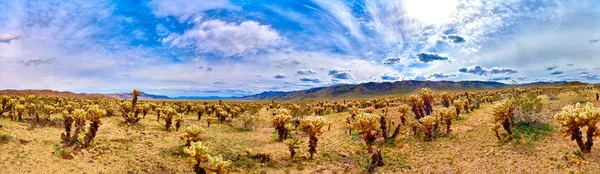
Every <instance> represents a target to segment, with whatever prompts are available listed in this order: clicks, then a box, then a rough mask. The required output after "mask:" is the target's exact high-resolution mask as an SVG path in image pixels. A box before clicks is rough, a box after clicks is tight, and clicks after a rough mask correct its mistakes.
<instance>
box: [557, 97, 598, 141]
mask: <svg viewBox="0 0 600 174" xmlns="http://www.w3.org/2000/svg"><path fill="white" fill-rule="evenodd" d="M554 119H556V120H558V121H559V122H560V126H561V129H560V132H561V133H563V134H564V135H565V136H569V135H570V136H571V140H575V141H576V142H577V145H578V146H579V149H580V150H581V152H584V153H589V152H590V151H591V150H592V145H594V140H593V138H594V136H600V129H599V128H598V127H597V124H598V122H600V109H598V108H595V107H594V105H593V104H592V103H589V102H588V103H586V104H585V106H581V104H580V103H577V104H576V105H575V106H573V105H569V106H566V107H564V108H563V110H562V111H561V112H559V113H557V114H556V115H555V116H554ZM584 127H587V131H586V142H585V143H584V142H583V133H582V131H581V129H582V128H584Z"/></svg>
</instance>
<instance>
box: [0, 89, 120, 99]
mask: <svg viewBox="0 0 600 174" xmlns="http://www.w3.org/2000/svg"><path fill="white" fill-rule="evenodd" d="M0 95H16V96H27V95H38V96H51V97H71V98H102V97H108V96H106V95H104V94H88V93H74V92H69V91H53V90H48V89H45V90H35V89H27V90H15V89H6V90H0Z"/></svg>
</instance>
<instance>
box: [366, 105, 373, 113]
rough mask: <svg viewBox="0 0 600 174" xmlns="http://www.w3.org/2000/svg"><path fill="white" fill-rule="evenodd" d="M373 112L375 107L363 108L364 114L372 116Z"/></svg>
mask: <svg viewBox="0 0 600 174" xmlns="http://www.w3.org/2000/svg"><path fill="white" fill-rule="evenodd" d="M373 112H375V107H367V108H365V113H370V114H372V113H373Z"/></svg>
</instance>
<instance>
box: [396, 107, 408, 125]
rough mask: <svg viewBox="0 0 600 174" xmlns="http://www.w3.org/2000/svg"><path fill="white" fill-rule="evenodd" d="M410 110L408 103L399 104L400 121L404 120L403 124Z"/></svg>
mask: <svg viewBox="0 0 600 174" xmlns="http://www.w3.org/2000/svg"><path fill="white" fill-rule="evenodd" d="M409 111H410V106H408V105H406V104H401V105H400V106H398V112H400V121H401V122H402V124H406V116H407V115H408V112H409Z"/></svg>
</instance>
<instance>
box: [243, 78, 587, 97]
mask: <svg viewBox="0 0 600 174" xmlns="http://www.w3.org/2000/svg"><path fill="white" fill-rule="evenodd" d="M584 84H585V83H582V82H577V81H575V82H566V81H560V82H535V83H527V84H519V85H517V86H518V87H528V86H551V85H584ZM424 87H428V88H431V89H434V90H486V89H501V88H507V87H512V85H508V84H504V83H499V82H491V81H458V82H454V81H417V80H405V81H396V82H382V83H376V82H369V83H361V84H340V85H334V86H329V87H319V88H311V89H307V90H300V91H290V92H281V91H267V92H263V93H260V94H255V95H250V96H246V97H242V98H243V99H247V100H296V99H314V98H344V97H372V96H378V95H389V94H407V93H411V92H413V91H416V90H419V89H421V88H424Z"/></svg>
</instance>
